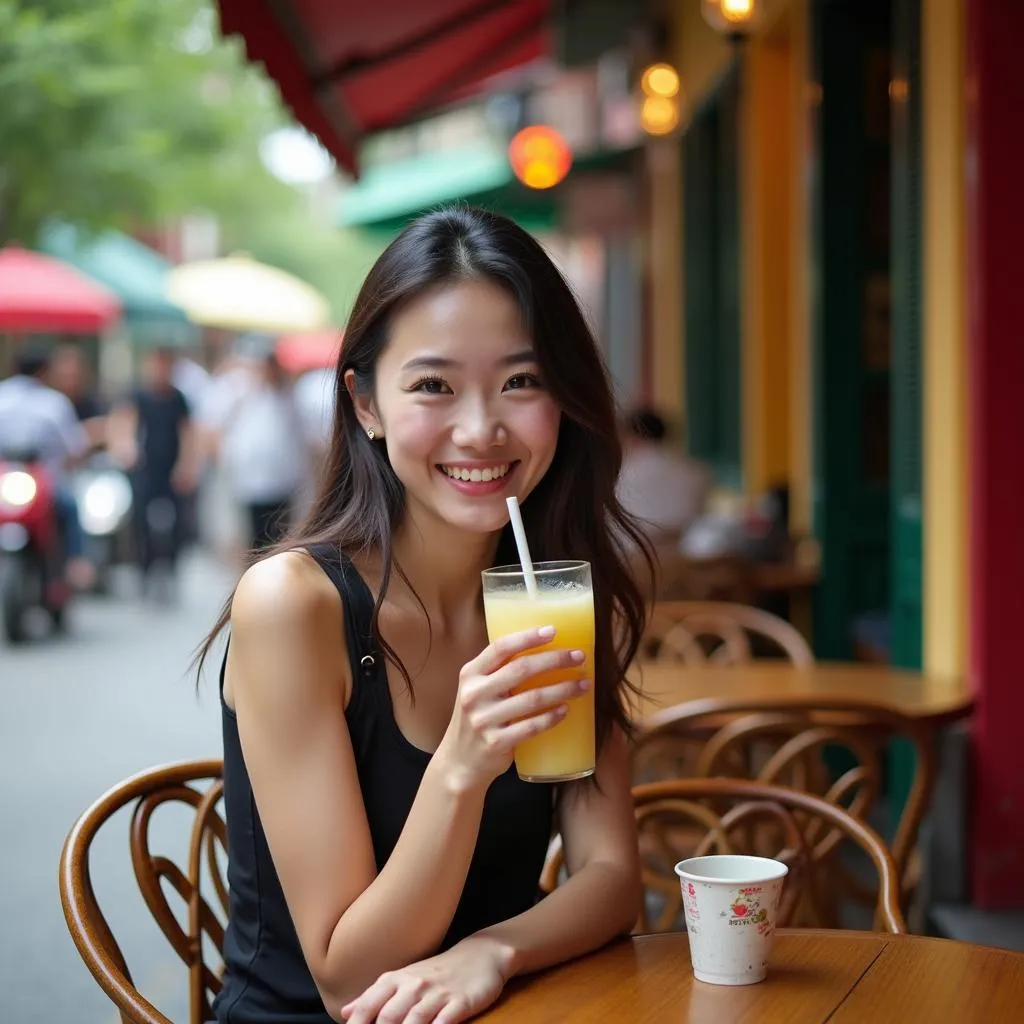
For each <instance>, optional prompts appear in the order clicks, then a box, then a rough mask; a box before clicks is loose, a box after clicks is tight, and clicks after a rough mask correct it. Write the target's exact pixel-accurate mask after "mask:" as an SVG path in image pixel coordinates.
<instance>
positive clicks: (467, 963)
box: [341, 937, 510, 1024]
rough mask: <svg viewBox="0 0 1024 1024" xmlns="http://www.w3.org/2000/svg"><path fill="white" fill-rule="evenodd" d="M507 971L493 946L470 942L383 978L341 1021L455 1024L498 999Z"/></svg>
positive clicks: (499, 951)
mask: <svg viewBox="0 0 1024 1024" xmlns="http://www.w3.org/2000/svg"><path fill="white" fill-rule="evenodd" d="M509 969H510V964H509V958H508V955H507V953H506V952H505V951H504V950H502V949H501V948H500V947H499V946H498V945H497V944H496V943H492V942H489V941H487V940H484V939H475V938H472V937H471V938H468V939H466V940H464V941H463V942H460V943H459V944H458V945H457V946H453V947H452V948H451V949H449V950H448V951H447V952H444V953H440V954H438V955H437V956H433V957H431V958H430V959H429V960H421V961H419V962H418V963H415V964H410V965H409V966H408V967H403V968H402V969H401V970H398V971H388V972H387V973H386V974H382V975H381V976H380V977H379V978H378V979H377V981H376V982H375V983H374V984H373V985H371V986H370V987H369V988H368V989H367V990H366V991H365V992H364V993H363V994H362V995H361V996H359V998H358V999H353V1000H352V1002H351V1003H349V1004H348V1005H346V1006H344V1007H342V1010H341V1015H342V1016H343V1017H344V1018H345V1020H346V1021H347V1022H348V1024H373V1022H374V1021H376V1022H377V1024H457V1022H458V1021H463V1020H468V1019H469V1018H470V1017H473V1016H475V1015H476V1014H478V1013H480V1012H481V1011H483V1010H485V1009H486V1008H487V1007H488V1006H490V1005H491V1004H492V1003H493V1002H494V1001H495V1000H496V999H497V998H498V996H499V995H501V990H502V989H503V988H504V987H505V982H506V981H507V980H508V972H509Z"/></svg>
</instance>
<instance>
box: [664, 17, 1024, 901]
mask: <svg viewBox="0 0 1024 1024" xmlns="http://www.w3.org/2000/svg"><path fill="white" fill-rule="evenodd" d="M669 6H670V8H671V12H672V14H671V16H672V31H671V38H672V52H673V54H674V57H673V63H674V65H675V67H676V68H677V69H678V71H679V75H680V79H681V83H682V90H683V95H684V97H685V99H684V110H683V114H682V120H683V124H684V130H683V132H682V134H681V138H680V140H679V141H678V142H677V143H676V145H677V146H678V151H677V152H676V153H675V154H673V156H672V158H668V157H666V161H665V163H666V165H667V166H668V167H670V168H672V171H673V172H675V173H677V175H678V177H677V179H676V185H677V188H678V190H679V192H680V193H681V196H682V199H681V209H680V214H679V219H678V222H677V224H678V235H677V238H678V240H679V245H678V249H677V250H676V251H675V252H673V251H672V248H671V243H670V241H669V242H667V243H666V252H667V253H668V255H669V257H670V258H673V259H674V260H675V261H676V263H675V266H676V272H677V273H678V274H679V275H680V278H679V279H681V280H682V282H683V285H682V302H681V308H678V309H676V308H674V307H673V306H672V305H668V306H666V307H664V308H662V309H661V310H659V311H658V313H657V314H656V315H657V316H660V317H662V318H664V319H666V320H667V321H669V324H668V326H667V327H665V328H663V329H662V330H661V331H658V332H655V345H654V352H653V360H654V363H655V365H656V366H658V367H660V368H661V370H662V372H658V373H656V374H655V375H654V377H653V379H654V381H655V382H657V383H656V393H655V397H656V398H657V399H658V400H659V401H660V402H661V404H663V405H666V406H669V407H674V408H675V409H677V410H678V411H679V412H680V413H683V412H685V418H686V421H687V424H688V433H689V441H690V446H691V449H692V450H693V451H694V453H695V454H697V455H700V456H702V457H704V458H707V459H709V460H710V461H712V462H713V463H714V464H715V466H716V468H717V469H718V472H719V477H720V479H723V480H725V481H726V482H731V483H732V484H733V485H734V486H736V487H737V488H738V489H741V490H743V491H745V492H746V493H748V494H749V493H757V492H759V491H762V490H764V489H765V488H766V487H768V486H771V485H772V484H774V483H777V482H786V483H788V485H789V487H790V490H791V495H792V501H791V510H792V511H791V515H792V524H793V527H794V529H795V530H796V531H801V532H802V531H809V532H813V534H814V535H815V536H816V537H817V538H818V540H819V542H820V544H821V550H822V564H823V575H822V579H821V582H820V584H819V587H818V594H817V601H816V608H815V648H816V651H817V653H818V654H819V655H820V656H822V657H831V658H846V657H850V656H852V655H853V654H854V651H855V644H856V640H857V636H858V627H859V626H861V625H864V624H870V626H869V628H868V633H869V635H868V641H869V643H870V642H871V641H874V642H875V643H874V645H875V649H876V652H877V653H880V654H881V655H882V656H883V657H887V658H888V659H889V660H891V661H892V662H893V663H894V664H896V665H898V666H904V667H908V668H920V667H923V668H924V669H926V670H927V671H929V672H932V673H937V674H944V673H950V674H964V673H969V674H970V675H971V678H972V681H973V684H974V688H975V691H976V694H977V698H978V713H977V715H976V716H975V719H974V727H973V728H974V737H975V742H974V769H975V771H974V779H973V790H974V794H975V800H974V802H973V812H974V816H973V822H972V829H973V841H974V852H975V857H974V860H973V864H972V872H973V874H972V881H973V890H974V896H975V899H976V900H977V901H978V902H980V903H982V904H988V905H994V904H995V903H996V902H998V897H997V891H998V890H999V888H1000V887H1002V891H1003V893H1004V894H1012V895H1010V897H1009V898H1010V900H1011V901H1012V902H1013V903H1016V904H1020V903H1024V887H1022V885H1021V883H1020V882H1019V881H1015V879H1019V877H1020V875H1019V872H1018V873H1016V874H1013V872H1012V871H1011V870H1010V867H1009V866H1010V865H1011V864H1014V865H1019V863H1020V860H1021V858H1022V857H1024V831H1022V825H1021V818H1020V815H1019V811H1020V809H1021V806H1022V804H1024V783H1022V782H1020V781H1018V780H1019V779H1020V778H1021V776H1020V773H1019V772H1014V773H1013V774H1014V779H1015V781H1013V782H1010V781H1009V780H1008V774H1009V773H1010V769H1009V765H1010V763H1011V761H1012V759H1013V757H1014V753H1013V752H1014V750H1015V748H1016V746H1017V741H1016V739H1015V738H1014V737H1013V730H1012V728H1011V727H1010V726H1009V725H1008V724H1007V723H1008V722H1009V721H1011V720H1017V719H1019V717H1020V715H1021V713H1022V712H1024V698H1022V697H1021V695H1020V694H1021V691H1020V689H1019V687H1017V686H1016V683H1015V679H1016V677H1017V675H1018V670H1017V664H1016V657H1015V654H1016V652H1015V650H1014V649H1013V646H1014V645H1013V644H1012V643H1011V642H1010V641H1009V640H1008V639H1007V637H1008V636H1009V635H1012V634H1013V633H1014V626H1013V624H1012V623H1014V622H1016V620H1017V617H1018V615H1019V612H1020V611H1021V599H1020V597H1019V593H1018V590H1017V588H1016V587H1015V586H1014V585H1012V584H1011V583H1010V582H1009V581H1010V580H1011V579H1016V576H1017V573H1018V572H1019V571H1020V570H1022V569H1024V544H1022V543H1021V541H1020V539H1019V536H1018V533H1019V531H1018V530H1017V529H1016V527H1015V526H1014V525H1011V517H1010V515H1009V513H1008V510H1009V509H1010V508H1017V509H1019V508H1020V501H1021V494H1020V490H1019V486H1018V485H1017V484H1016V483H1015V482H1012V481H1013V479H1014V475H1015V474H1017V473H1019V470H1020V468H1021V466H1020V462H1021V456H1020V454H1019V447H1015V450H1014V452H1013V453H1012V454H1011V453H1010V452H1009V451H1008V450H1007V447H1008V446H1007V441H1008V437H1009V433H1011V432H1010V431H1009V429H1008V426H1009V421H1008V420H1007V419H1004V417H1005V416H1007V415H1009V411H1010V404H1011V403H1012V399H1011V397H1010V395H1011V394H1017V395H1019V394H1020V389H1021V386H1022V385H1024V362H1022V357H1021V354H1020V347H1019V346H1016V347H1015V351H1014V353H1013V354H1012V355H1010V354H1009V353H1008V352H1007V345H1008V344H1009V342H1008V338H1009V337H1013V336H1015V334H1016V332H1015V329H1014V318H1013V315H1012V312H1011V307H1012V306H1013V295H1014V293H1015V289H1014V285H1013V283H1012V279H1011V275H1010V274H1009V273H1008V267H1009V266H1010V265H1011V263H1012V260H1013V256H1012V253H1014V252H1016V251H1017V249H1016V246H1018V245H1019V238H1020V236H1021V232H1022V231H1024V208H1022V203H1021V199H1020V196H1019V192H1018V191H1015V188H1014V186H1013V185H1012V182H1014V181H1019V175H1020V173H1021V171H1022V170H1024V167H1022V161H1024V151H1022V144H1021V142H1020V138H1019V133H1018V132H1016V131H1015V130H1014V129H1013V128H1012V127H1011V125H1012V118H1011V114H1010V111H1011V110H1012V109H1015V108H1014V99H1015V98H1016V97H1019V95H1020V87H1019V83H1018V82H1017V81H1016V80H1014V77H1013V70H1012V68H1013V63H1014V57H1013V56H1012V55H1013V54H1014V53H1017V54H1019V53H1020V48H1021V46H1022V45H1024V8H1021V6H1020V5H1007V4H1002V3H1000V2H998V0H926V2H923V0H761V2H759V3H758V2H754V3H751V2H749V0H742V2H741V0H733V2H731V3H729V2H728V0H714V2H712V0H703V3H702V0H673V2H672V3H671V4H670V5H669ZM709 6H710V7H717V6H720V7H722V8H724V7H726V6H729V7H730V8H731V9H732V12H733V14H736V13H737V12H739V13H740V14H742V13H743V12H745V11H749V12H750V13H751V14H754V15H757V18H756V19H754V23H752V25H751V28H750V32H749V34H741V30H740V28H739V27H738V26H733V34H732V35H731V37H730V33H729V32H728V31H727V32H719V31H716V30H715V28H713V27H712V26H711V24H710V23H709V19H708V18H706V17H705V15H706V13H707V11H706V10H705V9H702V8H707V7H709ZM968 253H969V254H970V255H969V256H968ZM672 321H674V324H673V323H672ZM673 327H674V330H673ZM680 337H682V338H683V344H682V345H681V346H680V345H679V344H678V341H677V340H676V339H678V338H680ZM1011 465H1012V466H1013V467H1014V468H1013V470H1012V471H1011V470H1010V467H1011ZM873 627H879V628H878V629H877V632H876V633H875V634H874V635H873V636H872V635H871V629H872V628H873ZM1011 808H1015V809H1016V812H1011ZM1014 813H1016V818H1013V814H1014ZM1011 819H1012V820H1011Z"/></svg>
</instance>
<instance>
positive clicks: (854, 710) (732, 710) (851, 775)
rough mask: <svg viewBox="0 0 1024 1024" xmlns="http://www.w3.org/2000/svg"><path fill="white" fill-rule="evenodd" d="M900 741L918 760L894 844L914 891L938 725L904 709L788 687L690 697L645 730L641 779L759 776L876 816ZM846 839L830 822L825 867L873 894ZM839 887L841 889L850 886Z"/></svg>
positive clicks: (818, 843)
mask: <svg viewBox="0 0 1024 1024" xmlns="http://www.w3.org/2000/svg"><path fill="white" fill-rule="evenodd" d="M893 740H900V741H903V742H905V743H909V745H910V746H911V748H912V749H913V752H914V760H915V763H914V775H913V781H912V783H911V787H910V791H909V793H908V794H907V799H906V803H905V804H904V807H903V810H902V813H901V814H900V818H899V822H898V824H897V827H896V830H895V833H894V835H893V840H892V848H891V849H892V856H893V860H894V862H895V864H896V867H897V870H898V871H899V877H900V880H901V883H903V886H904V891H905V892H906V891H909V889H910V888H911V886H909V885H908V884H907V883H908V872H909V868H910V864H911V855H912V853H913V850H914V847H915V845H916V842H917V835H918V830H919V829H920V826H921V822H922V820H923V819H924V816H925V814H926V813H927V810H928V805H929V803H930V801H931V796H932V791H933V789H934V785H935V771H936V755H935V740H934V736H933V733H932V731H931V729H930V728H929V727H928V726H927V725H926V724H924V723H922V722H920V721H918V720H917V719H914V718H911V717H909V716H908V715H905V714H903V713H901V712H899V711H897V710H896V709H895V708H891V707H888V706H884V705H878V704H873V703H870V702H866V701H854V700H843V699H835V698H825V697H816V698H804V697H789V696H786V695H778V696H776V697H774V698H769V697H765V698H762V699H760V700H758V701H756V702H755V701H749V700H737V699H729V698H714V697H712V698H708V699H706V700H701V701H693V702H690V703H687V704H681V705H679V706H677V707H674V708H669V709H666V710H665V711H663V712H661V713H659V714H658V715H657V716H655V718H654V719H653V721H652V723H651V727H650V728H649V729H647V730H645V732H644V733H642V734H641V735H640V736H638V737H637V740H636V743H635V745H634V748H633V753H632V771H633V779H634V782H649V781H655V780H659V779H677V778H692V777H697V778H711V777H715V776H727V777H730V778H743V779H756V780H760V781H762V782H767V783H773V784H783V785H786V786H789V787H791V788H794V789H798V790H802V791H804V792H809V793H811V794H812V795H814V796H818V797H821V798H822V799H823V800H825V801H827V802H828V803H830V804H834V805H841V806H843V807H844V808H845V809H846V810H847V811H849V813H850V814H851V815H853V816H854V817H856V818H858V819H860V820H861V821H867V820H868V819H869V817H870V816H871V814H872V812H873V811H874V810H875V808H876V805H877V802H878V798H879V796H880V794H881V791H882V789H883V784H884V778H885V759H886V754H887V751H888V749H889V745H890V743H891V742H892V741H893ZM826 751H828V753H827V755H826ZM830 762H831V765H832V766H833V767H831V768H830ZM840 841H841V837H840V836H839V835H838V834H837V832H836V831H835V830H828V831H826V832H825V833H823V834H821V835H820V836H819V837H818V838H817V839H816V840H815V844H814V855H815V857H816V858H817V859H818V861H819V862H820V864H821V866H822V868H824V867H825V865H826V863H828V862H831V864H832V868H833V871H834V872H835V875H836V877H837V879H838V880H839V881H842V882H844V883H845V885H844V886H843V888H845V889H846V890H847V892H848V894H850V895H852V896H854V897H856V898H858V899H859V900H860V901H861V902H865V901H866V900H868V899H869V898H871V897H872V895H873V894H872V893H870V892H869V891H868V890H866V889H864V887H863V886H862V885H859V884H858V883H857V882H856V880H855V879H853V878H851V877H850V876H849V873H848V872H847V871H845V870H844V869H843V866H842V864H841V863H840V862H839V860H838V859H837V858H835V856H834V855H835V852H836V848H837V846H838V845H839V843H840ZM835 892H836V895H837V896H838V895H839V894H840V889H838V888H837V889H836V890H835Z"/></svg>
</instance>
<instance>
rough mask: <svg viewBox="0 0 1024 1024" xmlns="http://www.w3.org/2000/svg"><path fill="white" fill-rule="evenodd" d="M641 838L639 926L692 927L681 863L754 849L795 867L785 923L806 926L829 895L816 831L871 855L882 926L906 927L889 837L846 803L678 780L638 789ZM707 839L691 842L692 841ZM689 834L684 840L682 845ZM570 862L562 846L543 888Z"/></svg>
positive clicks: (783, 908) (786, 894) (752, 786)
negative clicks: (811, 910) (810, 912)
mask: <svg viewBox="0 0 1024 1024" xmlns="http://www.w3.org/2000/svg"><path fill="white" fill-rule="evenodd" d="M633 801H634V806H635V809H636V819H637V831H638V833H639V838H640V848H641V851H642V853H641V865H642V873H643V882H644V895H645V899H644V909H643V912H642V914H641V919H640V921H639V922H638V923H637V928H636V930H637V931H640V932H649V931H672V930H677V929H682V928H685V927H686V925H685V920H684V915H683V901H682V890H681V888H680V883H679V879H678V877H677V876H676V874H675V871H674V868H675V865H676V864H677V863H678V862H679V861H681V860H684V859H686V858H687V857H693V856H698V857H699V856H705V855H707V854H713V853H729V854H736V853H749V854H757V855H758V856H762V857H774V858H775V859H777V860H781V861H783V862H784V863H785V864H787V865H788V866H789V874H788V875H787V877H786V884H785V887H784V889H783V897H782V903H781V905H780V908H779V924H780V925H781V926H782V927H787V926H792V925H794V924H797V923H800V922H799V918H800V917H801V915H802V913H803V911H804V909H805V908H806V907H807V906H808V905H811V906H812V907H813V906H814V904H816V903H818V902H819V901H821V900H822V899H823V898H825V899H827V898H828V895H829V894H828V892H827V891H823V890H827V887H828V884H829V882H828V879H827V878H825V877H823V876H822V874H821V872H820V871H819V870H818V860H817V858H816V857H815V854H814V842H813V839H812V838H810V837H809V836H808V832H809V830H815V831H816V830H819V829H820V828H822V827H824V828H827V829H830V830H836V831H837V832H840V833H841V834H842V835H843V836H844V837H845V838H847V839H849V840H851V841H852V842H853V843H854V844H855V845H856V846H857V847H859V848H860V850H862V851H863V852H864V853H865V854H866V855H867V856H868V857H869V858H870V860H871V862H872V863H873V865H874V869H875V872H876V874H877V876H878V899H877V904H876V914H875V922H876V927H878V928H880V929H883V930H885V931H889V932H892V933H894V934H902V933H904V932H906V930H907V926H906V922H905V921H904V919H903V913H902V911H901V909H900V883H899V874H898V872H897V869H896V864H895V862H894V861H893V859H892V855H891V854H890V853H889V851H888V849H887V848H886V846H885V843H884V841H883V840H882V838H881V837H880V836H879V835H878V834H877V833H876V832H875V831H874V830H873V829H872V828H871V827H870V826H869V825H867V824H865V823H864V822H862V821H860V820H859V819H857V818H855V817H853V815H851V814H849V813H848V812H847V811H845V810H843V808H841V807H837V806H836V805H835V804H831V803H828V802H827V801H825V800H822V799H820V798H819V797H816V796H813V795H811V794H810V793H802V792H800V791H799V790H795V789H790V788H789V787H786V786H775V785H771V784H769V783H766V782H754V781H749V780H744V779H673V780H670V781H664V782H652V783H647V784H645V785H640V786H637V787H635V788H634V790H633ZM694 835H697V836H698V837H699V838H698V840H697V842H696V844H695V845H691V843H692V838H693V836H694ZM680 837H682V840H683V842H682V843H680V842H679V838H680ZM561 867H562V850H561V847H555V848H554V849H553V850H552V852H551V855H550V856H549V858H548V863H547V864H546V865H545V869H544V876H543V878H542V883H541V884H542V888H543V889H544V890H545V891H548V892H550V891H552V889H553V888H554V887H555V886H556V885H557V884H558V878H559V874H560V871H561Z"/></svg>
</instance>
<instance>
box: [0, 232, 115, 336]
mask: <svg viewBox="0 0 1024 1024" xmlns="http://www.w3.org/2000/svg"><path fill="white" fill-rule="evenodd" d="M120 315H121V302H120V300H119V299H118V298H117V296H116V295H115V294H114V293H113V292H112V291H109V290H108V289H106V288H104V287H103V286H102V285H100V284H96V283H95V282H94V281H92V280H91V279H90V278H88V277H86V276H85V275H84V274H80V273H79V272H78V271H77V270H75V268H74V267H72V266H70V265H69V264H67V263H64V262H62V261H61V260H55V259H53V258H52V257H50V256H43V255H42V254H40V253H38V252H29V251H28V250H26V249H20V248H18V247H17V246H14V245H11V246H8V247H7V248H6V249H0V330H3V331H17V332H25V333H34V332H50V331H52V332H55V333H58V332H61V333H62V332H67V333H72V334H90V333H92V332H94V331H101V330H103V328H105V327H108V326H109V325H110V324H112V323H113V322H114V321H115V320H117V318H118V317H119V316H120Z"/></svg>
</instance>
